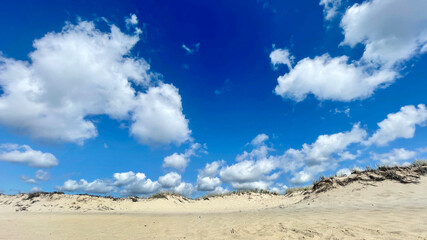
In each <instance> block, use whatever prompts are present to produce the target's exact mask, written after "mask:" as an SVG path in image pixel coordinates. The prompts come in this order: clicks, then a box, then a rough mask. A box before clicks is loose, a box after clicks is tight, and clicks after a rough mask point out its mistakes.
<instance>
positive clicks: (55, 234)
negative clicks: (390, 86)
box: [0, 177, 427, 240]
mask: <svg viewBox="0 0 427 240" xmlns="http://www.w3.org/2000/svg"><path fill="white" fill-rule="evenodd" d="M417 181H418V183H409V184H402V183H400V182H398V181H392V180H384V181H361V180H357V181H354V182H351V183H348V184H346V185H345V186H337V187H334V188H332V189H328V191H324V192H318V193H310V194H305V195H304V194H295V195H293V196H274V195H268V194H266V195H265V194H251V195H248V194H241V195H231V196H225V197H215V198H210V199H209V200H198V201H196V200H188V199H187V200H185V199H183V198H180V197H168V199H153V200H137V202H133V201H132V200H131V199H127V200H116V201H114V200H112V199H108V198H96V197H90V196H71V195H62V196H55V195H53V197H52V198H56V197H58V199H57V200H48V199H49V197H46V199H43V198H42V197H39V198H38V201H39V202H35V203H33V204H32V205H31V206H30V207H29V208H28V211H20V212H15V210H16V207H11V205H13V204H17V203H18V204H22V203H23V201H27V200H22V199H23V198H25V196H24V195H23V196H20V197H19V196H4V195H3V196H0V206H2V207H0V239H17V240H21V239H427V228H426V226H427V177H420V178H418V180H417ZM12 197H15V198H16V199H13V200H11V199H10V198H12ZM79 197H84V198H82V199H84V200H82V199H80V202H79V204H80V205H81V207H80V208H79V209H77V210H76V209H75V208H73V209H72V211H70V210H69V209H70V207H71V206H74V205H75V204H73V202H78V198H79ZM6 198H7V199H8V200H7V201H12V203H11V204H7V203H5V202H4V201H5V199H6ZM19 198H20V199H19ZM32 200H33V201H34V200H37V199H36V198H34V199H32ZM58 201H59V202H58ZM100 202H101V203H102V204H103V206H106V207H108V208H111V209H105V208H103V207H100V206H99V204H100ZM43 205H46V206H43ZM80 205H79V206H80ZM61 206H62V208H61ZM88 206H89V207H88ZM60 209H62V211H60ZM64 209H67V210H64ZM85 209H86V210H85ZM112 209H114V210H112ZM50 211H52V212H50ZM85 211H86V212H85Z"/></svg>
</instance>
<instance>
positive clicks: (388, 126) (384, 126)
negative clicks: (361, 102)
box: [366, 104, 427, 146]
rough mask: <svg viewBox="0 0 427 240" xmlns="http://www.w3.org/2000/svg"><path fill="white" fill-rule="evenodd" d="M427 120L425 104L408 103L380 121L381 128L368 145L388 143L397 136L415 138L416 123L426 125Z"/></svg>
mask: <svg viewBox="0 0 427 240" xmlns="http://www.w3.org/2000/svg"><path fill="white" fill-rule="evenodd" d="M426 121H427V109H426V106H425V105H424V104H419V105H418V106H417V107H415V106H413V105H407V106H403V107H401V108H400V111H399V112H397V113H390V114H388V115H387V118H386V119H384V120H383V121H381V122H379V123H378V127H379V129H378V130H377V131H376V132H375V133H374V134H373V135H372V136H371V137H370V138H369V140H368V141H367V142H366V144H367V145H371V144H376V145H378V146H383V145H386V144H387V143H389V142H391V141H393V140H395V139H396V138H413V137H414V134H415V128H416V125H420V126H424V125H425V123H426Z"/></svg>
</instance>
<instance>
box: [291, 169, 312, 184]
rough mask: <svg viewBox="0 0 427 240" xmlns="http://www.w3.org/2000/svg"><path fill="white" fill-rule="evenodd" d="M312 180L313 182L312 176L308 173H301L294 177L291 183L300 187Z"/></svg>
mask: <svg viewBox="0 0 427 240" xmlns="http://www.w3.org/2000/svg"><path fill="white" fill-rule="evenodd" d="M310 180H313V175H312V174H310V173H307V172H306V171H300V172H297V173H296V174H295V175H294V177H293V178H292V179H291V183H293V184H297V185H299V184H303V183H306V182H308V181H310Z"/></svg>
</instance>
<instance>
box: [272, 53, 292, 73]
mask: <svg viewBox="0 0 427 240" xmlns="http://www.w3.org/2000/svg"><path fill="white" fill-rule="evenodd" d="M270 60H271V63H272V64H273V66H274V67H277V65H280V64H285V65H286V66H288V68H289V70H291V69H292V63H293V60H294V57H293V56H292V55H291V54H290V53H289V50H288V49H276V50H274V51H273V52H271V53H270Z"/></svg>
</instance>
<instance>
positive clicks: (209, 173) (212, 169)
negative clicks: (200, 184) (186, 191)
mask: <svg viewBox="0 0 427 240" xmlns="http://www.w3.org/2000/svg"><path fill="white" fill-rule="evenodd" d="M224 164H225V161H224V160H220V161H214V162H212V163H206V165H205V168H204V169H202V170H199V175H200V176H203V177H213V176H215V175H217V174H218V170H219V168H220V167H221V166H222V165H224Z"/></svg>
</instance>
